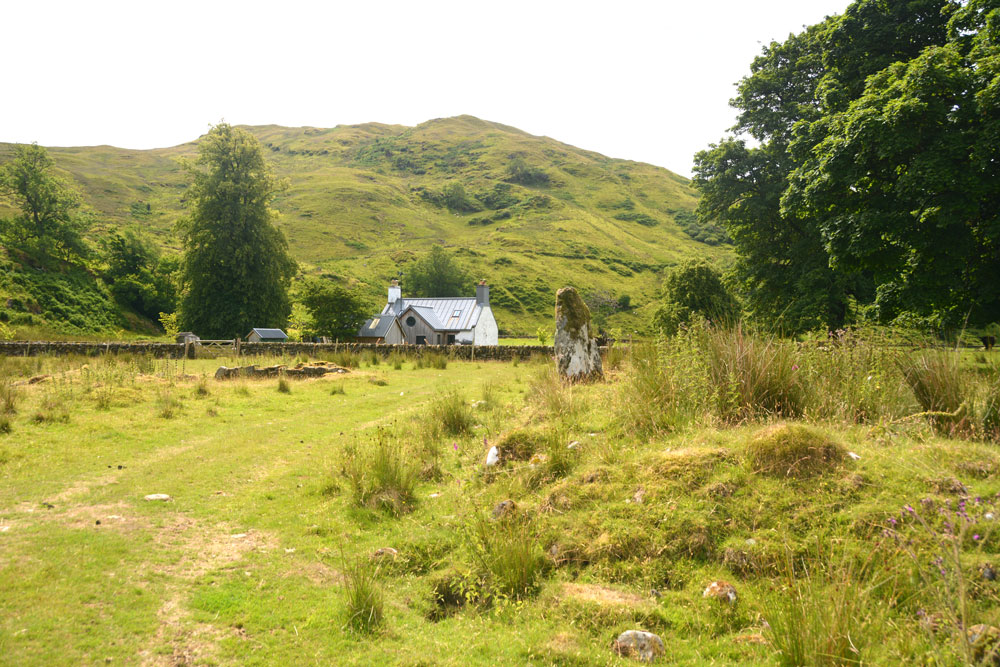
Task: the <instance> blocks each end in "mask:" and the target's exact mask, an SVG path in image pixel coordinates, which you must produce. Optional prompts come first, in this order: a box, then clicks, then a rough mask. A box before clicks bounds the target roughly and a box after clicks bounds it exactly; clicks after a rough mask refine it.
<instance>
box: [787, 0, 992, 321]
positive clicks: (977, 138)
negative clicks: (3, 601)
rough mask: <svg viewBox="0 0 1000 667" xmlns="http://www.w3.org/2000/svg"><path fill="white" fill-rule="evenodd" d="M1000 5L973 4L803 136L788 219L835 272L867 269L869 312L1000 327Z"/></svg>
mask: <svg viewBox="0 0 1000 667" xmlns="http://www.w3.org/2000/svg"><path fill="white" fill-rule="evenodd" d="M998 26H1000V3H998V2H995V0H994V1H989V0H987V1H983V0H974V1H972V2H969V3H968V4H966V5H965V6H963V7H961V8H960V9H958V10H957V11H956V12H954V14H953V15H952V18H951V25H950V34H949V39H948V41H947V43H945V44H943V45H940V46H932V47H929V48H926V49H924V50H923V51H922V52H921V53H920V54H919V55H917V56H915V57H913V58H911V59H908V60H905V61H901V62H896V63H893V64H891V65H889V66H887V67H886V68H885V69H883V70H881V71H880V72H878V73H877V74H875V75H874V76H872V77H871V78H869V79H868V80H867V83H866V86H865V88H864V90H863V92H862V94H861V95H859V96H858V97H857V99H854V100H853V101H852V102H851V103H850V104H849V105H848V106H847V108H845V109H843V110H842V111H839V112H837V113H833V114H829V115H828V116H826V117H824V118H823V119H821V120H819V121H817V122H815V123H813V124H811V125H810V126H809V127H808V128H803V131H802V132H801V135H800V136H799V137H797V138H796V140H795V143H797V144H802V145H803V146H808V147H809V150H808V153H807V152H806V151H805V150H804V148H803V149H802V152H803V154H804V155H806V157H805V159H804V160H803V161H802V162H801V164H800V165H799V166H798V167H797V168H796V170H795V171H794V172H793V173H792V175H791V178H790V186H789V188H788V190H787V191H786V193H785V196H784V204H785V209H786V210H795V211H797V212H799V214H801V215H806V216H809V217H811V218H812V219H814V220H815V221H816V223H817V225H818V227H819V229H820V230H821V233H822V234H823V238H824V239H825V241H826V244H827V248H828V250H829V253H830V258H831V262H832V264H833V265H834V266H835V267H837V268H838V270H841V271H845V272H846V271H853V272H868V273H870V274H871V275H872V276H873V277H874V280H875V282H876V283H877V285H878V292H877V296H876V305H877V312H878V314H879V316H880V317H882V318H883V319H891V318H893V317H896V316H898V315H899V314H900V313H901V312H914V313H917V314H919V315H922V316H926V317H930V318H932V319H934V320H937V321H938V322H939V323H941V324H943V325H945V326H955V325H960V324H962V323H963V322H966V321H968V322H970V323H971V324H973V325H982V324H987V323H989V322H993V321H996V320H998V319H1000V292H998V290H997V285H998V284H1000V211H998V205H1000V179H998V177H1000V42H998V39H1000V38H998V32H997V27H998Z"/></svg>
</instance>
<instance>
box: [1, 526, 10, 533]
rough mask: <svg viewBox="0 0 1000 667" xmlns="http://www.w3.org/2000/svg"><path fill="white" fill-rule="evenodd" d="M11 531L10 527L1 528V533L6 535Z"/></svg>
mask: <svg viewBox="0 0 1000 667" xmlns="http://www.w3.org/2000/svg"><path fill="white" fill-rule="evenodd" d="M8 530H10V526H0V533H6V532H7V531H8Z"/></svg>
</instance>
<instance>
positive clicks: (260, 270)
mask: <svg viewBox="0 0 1000 667" xmlns="http://www.w3.org/2000/svg"><path fill="white" fill-rule="evenodd" d="M198 151H199V157H198V159H197V161H196V162H195V163H194V164H193V165H189V167H188V168H189V171H190V174H191V177H192V185H191V187H190V189H189V191H188V200H189V206H190V214H189V215H188V216H187V217H186V218H185V219H184V220H182V221H181V222H180V223H179V225H178V226H179V229H180V231H181V234H182V239H183V243H184V250H185V254H184V261H183V286H184V292H183V296H182V299H181V318H180V320H181V321H180V326H181V327H182V328H184V329H188V330H190V331H194V332H196V333H197V334H198V335H200V336H201V337H203V338H230V337H233V336H241V335H244V334H246V332H247V331H249V330H250V329H251V328H253V327H282V326H285V323H286V322H287V320H288V315H289V313H290V312H291V303H290V301H289V297H288V287H289V284H290V282H291V279H292V277H293V276H294V275H295V272H296V270H297V267H296V265H295V262H294V261H292V259H291V257H289V255H288V244H287V242H286V241H285V237H284V235H283V234H282V233H281V231H280V230H279V229H277V228H276V227H275V226H274V224H273V223H272V221H271V217H272V216H271V211H270V209H269V204H270V203H271V201H272V200H273V198H274V195H275V193H276V192H277V190H278V189H279V187H280V186H281V184H280V183H279V182H278V180H277V179H276V178H275V176H274V174H273V172H272V171H271V169H270V167H269V166H268V165H267V163H266V162H265V161H264V156H263V153H262V151H261V148H260V144H259V142H258V141H257V139H256V138H255V137H254V136H253V135H251V134H250V133H249V132H247V131H245V130H242V129H240V128H237V127H232V126H231V125H228V124H226V123H220V124H219V125H216V126H215V127H213V128H212V130H211V131H210V132H209V133H208V134H207V135H206V136H205V137H204V138H203V139H202V140H201V142H200V143H199V146H198Z"/></svg>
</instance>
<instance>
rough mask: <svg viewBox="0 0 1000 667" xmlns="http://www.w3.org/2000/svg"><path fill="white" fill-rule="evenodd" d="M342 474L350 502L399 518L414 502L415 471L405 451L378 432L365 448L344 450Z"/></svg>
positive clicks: (384, 434)
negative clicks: (351, 500) (345, 481)
mask: <svg viewBox="0 0 1000 667" xmlns="http://www.w3.org/2000/svg"><path fill="white" fill-rule="evenodd" d="M342 473H343V475H344V477H346V478H347V480H348V482H349V483H350V485H351V492H352V496H353V500H354V503H355V504H356V505H358V506H359V507H370V508H373V509H380V510H384V511H387V512H389V513H391V514H393V515H396V516H399V515H400V514H404V513H406V512H409V511H411V510H412V509H413V505H414V503H415V502H416V494H415V491H416V485H417V469H416V464H415V463H414V462H413V461H412V457H410V456H409V455H408V452H406V451H404V450H403V448H402V447H401V446H400V445H399V443H398V442H393V441H391V440H390V439H389V437H388V435H387V434H386V433H385V432H384V431H382V430H380V431H379V432H378V434H377V436H376V438H375V441H374V442H372V443H370V444H368V445H367V446H363V447H358V446H356V445H354V446H349V447H347V448H345V451H344V461H343V467H342Z"/></svg>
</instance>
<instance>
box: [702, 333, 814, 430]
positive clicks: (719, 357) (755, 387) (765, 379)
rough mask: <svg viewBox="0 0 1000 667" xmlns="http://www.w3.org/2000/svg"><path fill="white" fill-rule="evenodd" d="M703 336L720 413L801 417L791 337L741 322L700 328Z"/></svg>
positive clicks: (734, 419) (730, 419)
mask: <svg viewBox="0 0 1000 667" xmlns="http://www.w3.org/2000/svg"><path fill="white" fill-rule="evenodd" d="M696 335H699V336H700V337H701V338H703V341H702V342H701V345H700V347H701V349H702V350H703V352H704V358H705V362H706V368H707V371H708V379H709V382H710V384H711V388H712V394H713V403H714V406H713V407H714V411H715V415H716V417H718V418H719V419H721V420H722V421H724V422H727V423H740V422H745V421H750V420H753V419H760V418H762V417H772V416H778V417H785V418H790V417H798V416H799V415H801V414H802V412H803V410H804V408H805V398H806V397H805V392H804V391H803V389H802V386H801V385H800V384H799V380H798V377H799V376H798V374H797V373H796V371H797V370H798V369H797V368H796V366H797V364H796V363H795V350H794V347H793V345H792V344H791V343H790V342H788V341H781V340H778V339H777V338H774V337H771V336H759V335H753V334H751V333H749V332H747V331H744V329H743V328H742V327H741V326H737V327H736V328H734V329H731V330H726V329H719V328H704V329H700V330H696Z"/></svg>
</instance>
